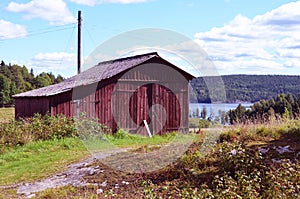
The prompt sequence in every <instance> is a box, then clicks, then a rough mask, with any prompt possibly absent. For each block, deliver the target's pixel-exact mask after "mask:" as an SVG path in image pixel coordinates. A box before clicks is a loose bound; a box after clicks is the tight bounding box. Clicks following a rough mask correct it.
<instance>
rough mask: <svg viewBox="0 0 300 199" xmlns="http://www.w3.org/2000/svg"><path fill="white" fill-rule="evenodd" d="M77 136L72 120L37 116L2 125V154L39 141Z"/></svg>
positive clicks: (0, 139) (62, 117) (60, 117)
mask: <svg viewBox="0 0 300 199" xmlns="http://www.w3.org/2000/svg"><path fill="white" fill-rule="evenodd" d="M75 136H77V131H76V128H75V124H74V123H73V121H72V119H70V118H67V117H65V116H63V115H58V116H55V117H51V116H49V115H46V116H41V115H40V114H36V115H35V116H34V117H32V118H27V119H23V120H19V121H14V120H11V121H10V122H8V123H0V154H1V153H4V152H5V151H6V150H8V149H11V148H13V147H16V146H23V145H25V144H29V143H31V142H34V141H38V140H53V139H61V138H66V137H75Z"/></svg>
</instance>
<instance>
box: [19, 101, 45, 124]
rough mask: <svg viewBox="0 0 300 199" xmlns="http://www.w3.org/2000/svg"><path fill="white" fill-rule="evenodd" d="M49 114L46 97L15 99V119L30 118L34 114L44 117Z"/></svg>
mask: <svg viewBox="0 0 300 199" xmlns="http://www.w3.org/2000/svg"><path fill="white" fill-rule="evenodd" d="M48 112H50V109H49V100H48V98H46V97H30V98H29V97H24V98H16V99H15V118H16V119H19V118H24V117H32V116H33V115H34V114H35V113H40V114H42V115H45V114H46V113H48Z"/></svg>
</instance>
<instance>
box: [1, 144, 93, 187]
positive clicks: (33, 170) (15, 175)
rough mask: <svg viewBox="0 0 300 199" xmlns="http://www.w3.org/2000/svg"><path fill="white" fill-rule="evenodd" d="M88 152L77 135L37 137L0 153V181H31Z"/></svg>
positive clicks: (59, 169) (60, 167) (63, 166)
mask: <svg viewBox="0 0 300 199" xmlns="http://www.w3.org/2000/svg"><path fill="white" fill-rule="evenodd" d="M87 155H88V153H87V151H86V148H85V147H84V145H83V144H82V142H81V141H80V140H79V139H78V138H65V139H59V140H58V139H57V140H48V141H37V142H33V143H30V144H28V145H25V146H22V147H16V148H15V149H13V150H11V151H9V152H7V153H5V154H2V155H0V176H1V178H0V185H8V184H14V183H19V182H32V181H35V180H38V179H41V178H44V177H46V176H49V175H52V174H55V173H57V172H59V171H62V170H64V169H65V168H66V165H69V164H70V163H72V162H76V161H78V160H80V159H82V158H84V157H86V156H87Z"/></svg>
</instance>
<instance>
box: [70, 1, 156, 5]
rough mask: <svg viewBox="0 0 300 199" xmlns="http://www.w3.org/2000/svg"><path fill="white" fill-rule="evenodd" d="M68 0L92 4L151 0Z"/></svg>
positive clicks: (81, 3)
mask: <svg viewBox="0 0 300 199" xmlns="http://www.w3.org/2000/svg"><path fill="white" fill-rule="evenodd" d="M69 1H71V2H74V3H77V4H80V5H87V6H94V5H96V4H103V3H119V4H131V3H144V2H148V1H152V0H69Z"/></svg>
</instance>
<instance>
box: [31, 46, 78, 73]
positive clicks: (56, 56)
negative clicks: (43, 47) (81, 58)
mask: <svg viewBox="0 0 300 199" xmlns="http://www.w3.org/2000/svg"><path fill="white" fill-rule="evenodd" d="M76 57H77V55H76V54H75V53H66V52H51V53H39V54H37V55H35V56H34V57H33V58H32V59H31V61H30V63H29V64H28V65H29V66H30V67H32V68H33V69H34V71H35V73H41V72H53V73H54V74H61V75H63V76H65V77H66V76H68V77H69V76H72V75H75V72H76V71H77V67H76V60H77V59H76ZM72 73H73V74H72Z"/></svg>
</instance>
